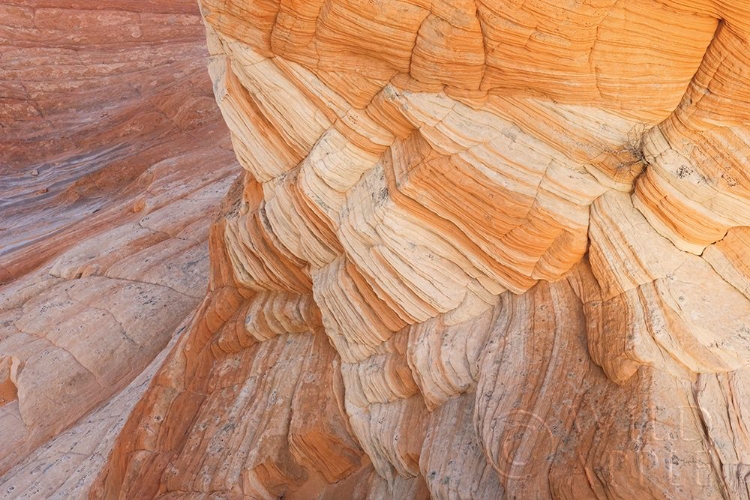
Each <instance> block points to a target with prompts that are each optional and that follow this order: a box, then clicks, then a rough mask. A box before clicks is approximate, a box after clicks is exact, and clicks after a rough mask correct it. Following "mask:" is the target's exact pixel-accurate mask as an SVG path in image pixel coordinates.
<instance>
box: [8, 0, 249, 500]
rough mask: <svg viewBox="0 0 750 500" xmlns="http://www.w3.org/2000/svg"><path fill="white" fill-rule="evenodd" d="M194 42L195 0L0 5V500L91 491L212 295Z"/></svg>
mask: <svg viewBox="0 0 750 500" xmlns="http://www.w3.org/2000/svg"><path fill="white" fill-rule="evenodd" d="M204 40H205V36H204V29H203V25H202V22H201V17H200V14H199V12H198V9H197V7H196V6H195V5H194V4H193V2H192V1H190V0H186V1H174V2H147V1H143V2H140V1H139V2H119V1H109V0H105V1H99V0H96V1H93V0H92V1H89V0H82V1H75V2H60V1H50V0H10V1H4V2H2V5H0V497H1V498H80V497H82V496H85V495H86V494H87V491H88V490H89V489H90V486H91V484H92V482H93V480H94V479H95V478H96V475H97V473H98V471H99V470H101V468H102V467H103V466H104V465H105V463H106V460H107V457H108V455H109V453H110V451H111V449H112V446H113V444H114V440H115V438H116V436H117V434H118V432H119V430H120V429H121V428H122V426H123V425H124V423H125V421H126V420H127V416H128V415H129V413H130V411H131V410H132V408H133V406H134V404H135V403H136V402H137V401H138V400H139V399H140V396H141V395H142V394H143V392H144V391H145V390H146V388H147V387H148V383H149V381H150V379H151V377H152V376H153V375H154V374H155V372H156V371H157V368H158V366H159V364H160V362H161V361H163V359H164V357H165V355H166V351H165V349H167V346H168V345H170V342H171V341H172V340H173V339H174V338H176V336H179V333H180V332H181V331H184V330H185V328H186V327H187V323H188V321H189V319H190V317H191V314H192V313H193V312H194V311H195V309H196V308H197V306H198V305H199V303H200V301H201V299H202V298H203V296H204V295H205V287H206V286H207V283H208V278H209V276H208V274H209V273H208V267H209V266H208V244H207V240H208V236H209V226H210V225H211V223H212V222H213V220H214V219H215V218H216V216H217V215H218V213H219V206H220V205H221V199H222V198H223V196H224V195H225V194H226V191H227V189H228V187H229V185H230V184H231V182H232V177H233V176H236V175H237V174H238V173H239V171H240V168H239V166H237V164H236V161H235V160H234V156H233V154H232V152H231V144H230V142H229V139H228V134H227V130H226V126H225V125H224V123H223V121H222V119H221V115H220V113H219V111H218V109H216V106H215V103H214V99H213V94H212V91H211V88H212V87H211V80H210V78H209V77H208V76H207V75H206V71H205V65H206V63H207V59H208V54H207V52H206V50H205V46H204V43H203V41H204ZM172 344H173V343H172Z"/></svg>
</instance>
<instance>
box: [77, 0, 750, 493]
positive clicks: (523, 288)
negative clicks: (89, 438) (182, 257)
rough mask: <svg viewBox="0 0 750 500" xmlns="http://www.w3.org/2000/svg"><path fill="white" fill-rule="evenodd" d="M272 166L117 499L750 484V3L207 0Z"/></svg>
mask: <svg viewBox="0 0 750 500" xmlns="http://www.w3.org/2000/svg"><path fill="white" fill-rule="evenodd" d="M201 8H202V14H203V16H204V20H205V23H206V27H207V34H208V35H207V36H208V46H209V51H210V53H211V54H212V57H211V63H210V74H211V76H212V79H213V81H214V92H215V95H216V99H217V102H218V103H219V106H220V108H221V111H222V114H223V116H224V119H225V120H226V122H227V124H228V125H229V128H230V130H231V137H232V144H233V146H234V151H235V153H236V155H237V158H238V159H239V161H240V164H241V165H242V166H243V167H244V169H245V173H244V174H243V176H242V177H241V179H240V180H239V181H238V182H237V183H236V184H235V185H234V186H233V187H232V189H231V190H230V192H229V195H228V198H227V200H226V203H225V206H226V210H225V213H224V215H223V217H222V218H221V220H220V221H219V222H218V223H217V224H216V225H215V226H214V227H213V229H212V231H211V235H210V244H211V256H212V267H211V278H210V285H209V293H208V296H207V297H206V298H205V299H204V301H203V303H202V305H201V306H200V308H199V310H198V313H197V315H196V317H195V319H194V320H193V322H192V324H191V326H190V328H189V330H188V332H187V333H186V334H185V335H183V336H182V337H181V338H180V340H179V341H178V343H177V344H176V345H175V347H174V348H173V350H172V352H171V353H170V355H169V357H168V358H167V360H166V361H165V364H164V365H163V366H162V367H161V369H160V370H159V372H158V373H157V375H156V377H155V379H154V381H153V383H152V385H151V386H150V388H149V389H148V391H147V392H146V394H145V396H144V398H143V399H142V400H141V401H140V402H139V404H138V405H137V406H136V407H135V409H134V411H133V413H132V415H131V416H130V419H129V420H128V422H127V423H126V424H125V427H124V429H123V431H122V433H121V434H120V437H119V439H118V441H117V444H116V446H115V449H114V452H113V454H112V456H111V458H110V460H109V463H108V465H107V467H106V469H105V470H104V471H103V473H102V474H101V475H100V476H99V479H98V481H97V483H96V485H95V487H94V489H92V491H91V496H92V497H101V498H118V497H119V498H153V497H158V498H170V499H173V498H207V497H210V498H248V499H250V498H252V499H256V498H259V499H273V498H281V497H283V498H287V499H292V498H301V499H306V498H403V499H407V498H426V497H429V496H431V497H433V498H446V499H453V498H493V499H494V498H518V499H541V498H561V499H582V498H623V499H627V498H664V499H666V498H669V499H681V498H684V499H692V498H710V499H713V498H748V491H749V489H748V484H747V479H746V478H747V475H748V473H749V471H750V437H749V435H748V430H747V429H748V425H749V424H750V420H749V419H750V416H748V412H749V411H750V409H746V408H745V406H746V401H747V400H748V398H750V394H749V393H748V392H746V391H750V373H748V371H747V368H746V367H747V366H748V363H749V362H750V266H748V263H747V256H748V255H749V254H750V228H749V227H748V226H750V165H748V162H747V152H748V151H749V150H750V133H749V132H750V130H749V129H748V122H749V121H750V112H749V111H748V110H750V50H749V49H750V38H749V36H750V6H748V4H747V2H745V1H744V0H734V1H731V0H661V1H657V0H627V1H625V0H619V1H618V0H601V1H597V2H588V1H571V2H558V1H552V0H527V1H525V2H517V1H511V0H476V1H474V0H458V1H447V0H389V1H382V0H369V1H363V0H306V1H296V0H281V1H279V0H249V1H248V0H242V1H240V0H221V1H219V0H202V1H201Z"/></svg>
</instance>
